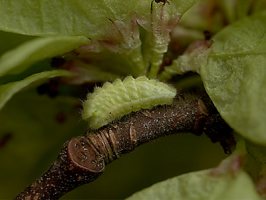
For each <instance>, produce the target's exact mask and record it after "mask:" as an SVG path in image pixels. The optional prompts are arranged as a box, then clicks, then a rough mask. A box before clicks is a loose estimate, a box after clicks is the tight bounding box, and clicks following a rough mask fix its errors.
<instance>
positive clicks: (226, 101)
mask: <svg viewBox="0 0 266 200" xmlns="http://www.w3.org/2000/svg"><path fill="white" fill-rule="evenodd" d="M265 63H266V12H263V13H261V14H259V15H255V16H253V17H249V18H245V19H243V20H241V21H239V22H237V23H235V24H232V25H231V26H229V27H227V28H225V29H224V30H223V31H221V32H220V33H218V34H217V35H216V36H215V37H214V38H213V46H212V47H211V52H210V54H209V57H208V61H207V64H206V65H203V66H202V68H201V71H200V74H201V76H202V79H203V82H204V85H205V88H206V90H207V92H208V94H209V95H210V97H211V99H212V100H213V102H214V104H215V106H216V107H217V109H218V111H219V112H220V114H221V115H222V117H223V118H224V119H225V120H226V122H227V123H228V124H229V125H230V126H231V127H232V128H233V129H235V130H236V131H237V132H238V133H240V134H241V135H243V136H244V137H245V138H248V139H249V140H251V141H253V142H255V143H259V144H263V145H266V134H265V130H266V123H265V120H266V106H265V105H266V90H265V89H264V88H265V86H266V67H265Z"/></svg>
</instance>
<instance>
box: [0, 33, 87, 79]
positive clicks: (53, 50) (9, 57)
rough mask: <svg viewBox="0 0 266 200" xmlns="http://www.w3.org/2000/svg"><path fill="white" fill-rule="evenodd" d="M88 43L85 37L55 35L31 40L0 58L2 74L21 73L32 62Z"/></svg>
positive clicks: (0, 71) (0, 74) (0, 72)
mask: <svg viewBox="0 0 266 200" xmlns="http://www.w3.org/2000/svg"><path fill="white" fill-rule="evenodd" d="M86 43H88V39H86V38H85V37H73V36H54V37H44V38H37V39H34V40H30V41H28V42H27V43H24V44H22V45H20V46H19V47H17V48H16V49H14V50H11V51H8V52H7V53H5V54H4V55H3V56H2V57H1V58H0V76H3V75H5V74H9V73H16V74H17V73H19V72H21V71H23V70H25V69H26V68H27V67H29V66H30V65H31V64H33V63H35V62H37V61H40V60H43V59H45V58H50V57H54V56H58V55H61V54H63V53H66V52H69V51H71V50H73V49H75V48H77V47H79V46H81V45H82V44H86Z"/></svg>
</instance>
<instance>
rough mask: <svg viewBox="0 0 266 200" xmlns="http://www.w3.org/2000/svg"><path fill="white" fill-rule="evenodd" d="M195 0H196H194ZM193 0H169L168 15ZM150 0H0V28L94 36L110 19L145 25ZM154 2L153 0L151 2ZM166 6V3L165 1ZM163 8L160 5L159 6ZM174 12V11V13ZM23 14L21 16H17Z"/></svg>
mask: <svg viewBox="0 0 266 200" xmlns="http://www.w3.org/2000/svg"><path fill="white" fill-rule="evenodd" d="M194 1H195V0H194ZM194 1H193V0H189V1H186V0H171V1H170V2H169V4H170V5H171V6H167V7H169V8H170V9H171V14H174V15H180V14H182V13H183V12H184V11H186V10H187V9H188V8H189V7H190V6H191V2H194ZM151 2H152V1H142V0H137V1H136V0H125V1H123V2H121V1H120V0H98V1H93V2H89V3H88V2H87V1H83V0H68V1H64V0H57V1H47V0H39V1H26V0H21V1H17V0H10V1H6V0H1V1H0V29H1V30H4V31H9V32H16V33H21V34H29V35H55V34H56V35H57V34H60V35H62V34H63V35H86V36H89V37H96V36H100V35H103V33H104V34H105V33H106V32H108V27H109V26H110V25H111V24H112V22H111V21H110V19H111V20H113V21H116V20H118V21H124V22H125V21H130V19H131V18H133V17H137V18H138V21H139V22H140V24H143V25H146V22H147V20H149V15H150V12H151ZM154 3H155V2H154ZM165 5H167V4H165ZM160 7H162V4H161V5H160ZM174 11H175V12H176V13H174ZM18 13H23V15H18Z"/></svg>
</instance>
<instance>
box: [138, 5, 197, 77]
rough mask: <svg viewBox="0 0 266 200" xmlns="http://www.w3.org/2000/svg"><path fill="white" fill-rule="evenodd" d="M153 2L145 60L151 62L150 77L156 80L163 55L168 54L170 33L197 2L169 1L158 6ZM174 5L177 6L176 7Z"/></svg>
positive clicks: (146, 37) (145, 41)
mask: <svg viewBox="0 0 266 200" xmlns="http://www.w3.org/2000/svg"><path fill="white" fill-rule="evenodd" d="M152 2H153V3H152V6H151V24H150V28H149V29H150V31H148V33H147V35H146V36H145V37H144V38H145V40H144V41H143V43H144V48H143V49H144V51H143V54H144V60H149V62H148V64H149V65H150V71H149V74H148V76H149V77H151V78H154V77H156V76H157V73H158V71H159V68H160V64H161V63H162V59H163V55H164V53H166V52H167V48H168V44H169V42H170V32H171V31H172V30H173V29H174V28H175V26H176V25H177V24H178V22H179V20H180V18H181V16H182V15H183V14H184V13H185V12H186V11H187V10H188V9H189V8H190V7H191V6H192V5H193V4H195V3H196V2H197V0H189V1H183V0H182V1H180V0H177V1H169V2H168V3H166V4H160V3H159V4H156V3H155V2H154V1H152ZM172 4H175V6H173V5H172ZM145 46H146V47H145ZM145 48H146V49H145ZM145 50H146V51H145ZM147 50H148V52H147Z"/></svg>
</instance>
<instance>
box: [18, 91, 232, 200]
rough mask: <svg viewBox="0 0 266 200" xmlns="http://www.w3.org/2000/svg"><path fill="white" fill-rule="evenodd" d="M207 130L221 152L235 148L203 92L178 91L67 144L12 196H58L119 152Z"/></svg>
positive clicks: (47, 199) (38, 199)
mask: <svg viewBox="0 0 266 200" xmlns="http://www.w3.org/2000/svg"><path fill="white" fill-rule="evenodd" d="M180 132H191V133H194V134H196V135H201V134H202V133H206V134H207V135H208V136H209V137H210V139H211V140H212V141H213V142H220V143H221V144H222V146H223V148H224V150H225V151H226V152H229V151H230V150H231V148H232V147H233V146H234V144H235V142H234V138H233V136H232V135H231V131H230V128H229V127H228V126H227V124H226V123H225V122H224V121H223V120H222V118H221V117H220V116H219V114H218V113H217V111H216V109H215V108H214V106H213V105H212V103H211V101H210V99H209V98H208V97H207V95H206V94H205V93H202V92H201V93H199V92H195V93H180V94H178V95H177V97H176V98H175V100H174V102H173V104H172V105H168V106H157V107H154V108H153V109H151V110H141V111H138V112H135V113H131V114H130V115H128V116H125V117H123V118H122V119H120V120H118V121H115V122H112V123H111V124H109V125H107V126H104V127H102V128H100V129H98V130H96V131H89V132H88V134H87V135H85V136H79V137H75V138H72V139H71V140H69V141H68V142H66V143H65V144H64V146H63V148H62V150H61V153H60V154H59V156H58V158H57V160H56V161H55V162H54V163H53V164H52V166H51V167H50V169H49V170H48V171H47V172H45V173H44V174H43V175H42V176H41V178H39V179H38V180H36V181H35V182H34V183H32V184H31V185H30V186H29V187H27V188H26V189H25V190H24V191H23V192H22V193H20V194H19V195H18V196H17V197H16V199H17V200H22V199H23V200H31V199H34V200H52V199H59V198H60V197H61V196H63V195H64V194H65V193H67V192H69V191H71V190H73V189H74V188H76V187H78V186H79V185H82V184H86V183H89V182H92V181H94V180H95V179H96V178H97V177H98V176H99V175H101V174H102V173H103V171H104V168H105V165H106V164H108V163H110V162H112V161H113V160H115V159H117V158H119V157H120V156H121V154H125V153H128V152H130V151H132V150H134V149H135V148H136V147H137V146H139V145H141V144H143V143H146V142H149V141H151V140H153V139H156V138H158V137H161V136H166V135H170V134H175V133H180Z"/></svg>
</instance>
